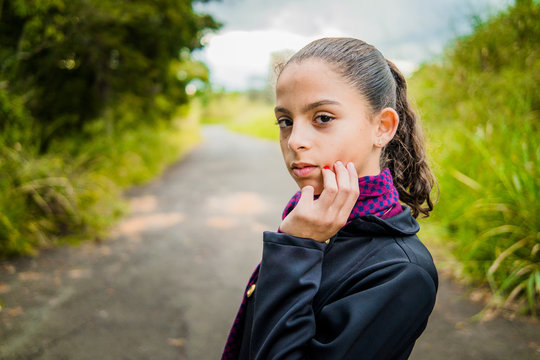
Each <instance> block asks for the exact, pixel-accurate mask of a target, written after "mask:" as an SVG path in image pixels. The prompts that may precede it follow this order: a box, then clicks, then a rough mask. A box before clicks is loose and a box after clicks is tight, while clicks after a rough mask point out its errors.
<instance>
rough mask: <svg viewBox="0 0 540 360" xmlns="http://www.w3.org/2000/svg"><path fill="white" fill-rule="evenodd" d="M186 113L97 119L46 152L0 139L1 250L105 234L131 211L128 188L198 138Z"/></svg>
mask: <svg viewBox="0 0 540 360" xmlns="http://www.w3.org/2000/svg"><path fill="white" fill-rule="evenodd" d="M117 110H121V109H117ZM121 113H122V112H121V111H117V112H115V114H114V116H119V114H121ZM126 113H128V112H126ZM186 114H187V112H186V110H182V111H179V112H178V113H177V114H176V118H175V120H174V121H172V122H171V121H163V122H159V123H157V124H156V123H155V122H153V124H152V125H145V124H144V123H142V124H139V125H137V126H133V127H131V128H129V129H124V130H122V131H113V132H111V131H107V130H106V127H107V123H109V122H110V121H109V120H110V119H106V118H100V119H96V120H95V121H94V122H92V124H90V125H89V126H88V127H87V129H86V130H85V132H84V134H81V135H80V136H78V137H75V138H73V137H71V138H64V139H62V140H59V141H57V142H55V143H54V144H53V145H52V146H51V150H50V151H48V152H47V153H46V154H40V155H38V154H37V146H32V145H26V146H23V145H21V143H15V145H13V146H8V145H6V144H3V145H2V144H0V145H2V146H0V174H2V176H0V256H12V255H20V254H32V253H35V252H36V250H37V249H39V248H43V247H48V246H52V245H55V244H59V243H71V242H76V241H79V240H81V239H96V238H100V237H103V236H105V234H106V231H107V228H108V227H109V226H110V225H112V224H113V223H114V222H115V221H116V220H117V219H118V218H119V217H120V216H121V215H122V214H124V213H125V212H126V210H127V208H126V204H125V203H124V201H123V200H122V196H121V194H122V190H123V189H124V188H126V187H128V186H130V185H133V184H138V183H142V182H145V181H148V180H150V179H151V178H153V177H155V176H156V175H158V174H159V173H160V172H161V171H162V170H163V169H164V168H165V166H167V165H168V164H170V163H172V162H174V161H175V160H177V159H178V158H179V157H180V156H181V155H182V154H183V153H184V152H185V151H186V150H187V149H189V148H190V147H191V146H192V145H193V144H194V143H196V142H197V141H198V139H199V134H198V123H197V116H196V114H193V113H192V116H190V117H188V116H187V115H186Z"/></svg>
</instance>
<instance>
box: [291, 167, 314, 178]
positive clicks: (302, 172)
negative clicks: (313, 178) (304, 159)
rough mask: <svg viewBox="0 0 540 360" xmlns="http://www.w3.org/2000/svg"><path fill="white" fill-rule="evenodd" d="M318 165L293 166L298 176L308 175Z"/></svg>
mask: <svg viewBox="0 0 540 360" xmlns="http://www.w3.org/2000/svg"><path fill="white" fill-rule="evenodd" d="M315 168H316V166H304V167H301V168H300V167H298V168H293V173H294V175H296V176H297V177H304V176H308V175H309V174H310V173H311V172H312V171H313V170H315Z"/></svg>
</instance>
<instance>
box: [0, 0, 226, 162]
mask: <svg viewBox="0 0 540 360" xmlns="http://www.w3.org/2000/svg"><path fill="white" fill-rule="evenodd" d="M218 27H219V24H218V23H217V22H215V21H214V20H213V19H212V18H211V17H210V16H209V15H201V14H197V13H195V12H194V11H193V8H192V0H154V1H147V0H132V1H113V0H39V1H38V0H10V1H4V2H1V1H0V91H4V92H5V93H7V94H9V96H13V97H17V98H18V99H23V101H24V105H25V108H26V109H27V110H28V111H29V113H30V114H31V116H32V117H33V118H34V119H35V124H34V125H37V129H36V130H38V133H39V136H38V137H39V140H40V142H41V149H40V150H41V152H45V151H46V150H47V147H48V144H49V142H50V141H51V140H52V139H54V138H58V137H62V136H66V135H69V134H72V133H73V132H78V131H80V130H81V129H82V127H83V125H84V124H85V123H86V122H88V121H90V120H92V119H94V118H96V117H98V116H101V115H103V114H104V112H105V111H106V110H108V109H110V108H112V107H114V106H115V104H117V103H118V102H119V101H123V100H124V99H126V98H130V99H131V100H132V101H133V102H134V103H136V104H137V107H138V108H139V109H138V110H140V111H141V112H142V113H144V114H146V115H147V116H144V120H145V121H150V120H151V119H153V118H156V117H157V116H155V115H156V114H154V116H150V115H149V113H151V112H152V111H153V108H154V100H155V99H156V97H158V96H161V97H162V98H165V99H167V101H169V102H171V103H175V104H181V103H183V102H185V101H187V98H186V94H185V92H184V91H183V89H184V87H185V84H187V83H188V82H189V81H190V80H192V75H191V74H187V76H185V77H183V78H178V77H176V74H175V73H174V71H173V70H174V69H178V68H179V67H181V66H182V64H185V65H186V67H187V68H193V65H189V63H190V62H191V60H190V57H189V53H190V52H191V51H192V50H193V49H196V48H199V47H201V43H200V39H201V37H202V36H204V34H205V32H207V31H211V30H214V29H217V28H218ZM181 54H182V55H181ZM200 67H201V66H200V65H199V66H198V67H196V68H198V69H200ZM198 72H199V74H198V76H199V77H201V76H202V77H203V80H206V79H204V77H205V75H204V74H202V75H201V72H200V71H198ZM2 98H3V97H0V99H2ZM133 99H135V100H133ZM0 105H5V104H0ZM3 107H6V106H3ZM0 109H2V106H0ZM160 115H164V114H160ZM0 116H2V117H3V118H2V117H0V120H1V121H2V122H3V124H1V125H0V130H3V131H7V130H6V129H7V127H8V126H11V127H13V126H16V125H17V124H14V122H15V121H17V120H16V118H14V117H10V116H8V115H7V113H6V112H5V111H4V112H3V113H0ZM141 120H142V119H141ZM2 126H3V127H2Z"/></svg>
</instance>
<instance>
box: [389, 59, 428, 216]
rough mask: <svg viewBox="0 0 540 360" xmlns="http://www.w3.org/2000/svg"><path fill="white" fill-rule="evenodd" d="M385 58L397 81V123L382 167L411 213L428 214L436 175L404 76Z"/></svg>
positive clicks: (415, 214) (414, 214)
mask: <svg viewBox="0 0 540 360" xmlns="http://www.w3.org/2000/svg"><path fill="white" fill-rule="evenodd" d="M386 61H387V63H388V66H389V67H390V71H391V72H392V76H393V77H394V81H395V83H396V111H397V113H398V115H399V125H398V129H397V131H396V134H395V136H394V138H393V139H392V140H391V141H390V142H389V143H388V144H387V145H386V146H385V147H384V148H383V151H382V154H381V167H382V168H385V167H387V168H389V169H390V172H391V173H392V176H393V178H394V185H395V186H396V188H397V190H398V193H399V198H400V200H401V201H403V202H404V203H405V204H407V205H408V206H409V207H410V208H411V210H412V214H413V216H414V217H415V218H416V217H418V215H419V213H422V214H423V215H424V216H423V217H428V216H429V212H430V211H431V210H433V202H432V200H431V190H432V188H433V187H434V186H436V180H435V176H434V175H433V174H432V172H431V170H430V168H429V165H428V163H427V159H426V152H425V150H424V138H423V135H422V131H421V128H420V125H419V123H418V121H417V117H418V116H417V114H416V112H415V111H414V110H413V109H412V107H411V105H410V103H409V100H408V98H407V83H406V81H405V78H404V77H403V75H402V74H401V72H400V71H399V70H398V68H397V67H396V65H394V63H392V62H391V61H389V60H386ZM424 203H425V205H424Z"/></svg>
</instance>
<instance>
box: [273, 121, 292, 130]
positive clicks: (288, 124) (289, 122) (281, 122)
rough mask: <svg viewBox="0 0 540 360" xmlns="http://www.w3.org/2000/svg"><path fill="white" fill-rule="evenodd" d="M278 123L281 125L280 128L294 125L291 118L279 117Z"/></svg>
mask: <svg viewBox="0 0 540 360" xmlns="http://www.w3.org/2000/svg"><path fill="white" fill-rule="evenodd" d="M276 125H279V128H280V129H285V128H286V127H288V126H292V121H291V120H289V119H278V120H277V121H276Z"/></svg>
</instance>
